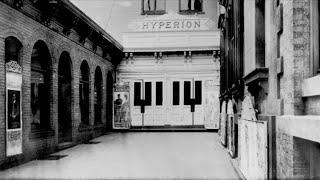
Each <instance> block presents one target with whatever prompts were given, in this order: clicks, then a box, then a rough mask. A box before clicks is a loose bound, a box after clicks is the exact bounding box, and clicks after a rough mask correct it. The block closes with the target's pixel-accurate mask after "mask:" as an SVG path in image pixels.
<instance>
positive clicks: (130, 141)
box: [0, 132, 238, 179]
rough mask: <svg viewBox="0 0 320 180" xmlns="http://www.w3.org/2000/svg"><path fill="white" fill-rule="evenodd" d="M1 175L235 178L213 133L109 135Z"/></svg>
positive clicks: (36, 176)
mask: <svg viewBox="0 0 320 180" xmlns="http://www.w3.org/2000/svg"><path fill="white" fill-rule="evenodd" d="M92 141H93V142H98V143H97V144H94V143H93V144H81V145H78V146H75V147H72V148H69V149H66V150H63V151H60V152H58V153H55V154H53V155H67V156H66V157H63V158H61V159H59V160H34V161H31V162H29V163H26V164H23V165H21V166H18V167H14V168H11V169H8V170H5V171H2V172H0V179H6V178H8V179H20V178H24V179H44V178H45V179H61V178H63V179H238V176H237V174H236V172H235V171H234V169H233V167H232V165H231V163H230V157H229V155H228V154H227V152H226V150H225V149H224V148H223V147H222V146H221V144H220V142H219V138H218V135H217V134H216V133H212V132H156V133H155V132H128V133H111V134H108V135H105V136H102V137H99V138H96V139H94V140H92Z"/></svg>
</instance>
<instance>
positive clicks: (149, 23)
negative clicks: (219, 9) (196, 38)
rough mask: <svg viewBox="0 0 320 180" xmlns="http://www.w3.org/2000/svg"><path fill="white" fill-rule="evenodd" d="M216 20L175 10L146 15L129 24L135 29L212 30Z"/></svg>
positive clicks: (130, 27) (144, 30)
mask: <svg viewBox="0 0 320 180" xmlns="http://www.w3.org/2000/svg"><path fill="white" fill-rule="evenodd" d="M213 27H214V22H213V21H212V20H210V19H209V18H204V17H199V16H197V15H194V16H182V15H180V14H177V13H175V12H173V11H169V12H168V13H167V14H164V15H162V16H157V17H146V18H144V19H142V20H135V21H133V22H131V23H130V24H129V27H128V28H129V29H131V30H133V31H141V32H146V31H198V30H210V29H212V28H213Z"/></svg>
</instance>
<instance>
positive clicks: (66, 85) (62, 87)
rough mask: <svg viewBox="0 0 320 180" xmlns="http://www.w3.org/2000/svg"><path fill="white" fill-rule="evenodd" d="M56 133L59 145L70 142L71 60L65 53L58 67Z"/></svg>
mask: <svg viewBox="0 0 320 180" xmlns="http://www.w3.org/2000/svg"><path fill="white" fill-rule="evenodd" d="M58 75H59V80H58V118H59V119H58V131H59V136H58V139H59V143H63V142H71V141H72V118H71V99H72V97H71V88H72V86H71V78H72V76H71V59H70V56H69V54H68V53H67V52H63V53H62V54H61V56H60V59H59V67H58Z"/></svg>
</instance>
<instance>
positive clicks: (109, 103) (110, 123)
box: [106, 71, 113, 129]
mask: <svg viewBox="0 0 320 180" xmlns="http://www.w3.org/2000/svg"><path fill="white" fill-rule="evenodd" d="M106 107H107V109H106V112H107V129H112V128H113V77H112V72H111V71H109V72H108V75H107V106H106Z"/></svg>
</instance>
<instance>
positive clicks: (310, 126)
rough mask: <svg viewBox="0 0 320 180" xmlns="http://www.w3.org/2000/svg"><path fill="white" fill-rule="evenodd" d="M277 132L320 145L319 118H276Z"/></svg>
mask: <svg viewBox="0 0 320 180" xmlns="http://www.w3.org/2000/svg"><path fill="white" fill-rule="evenodd" d="M276 127H277V131H279V132H281V133H286V134H289V135H291V136H295V137H299V138H303V139H307V140H310V141H314V142H318V143H320V133H319V127H320V116H311V115H306V116H289V115H285V116H278V117H277V120H276Z"/></svg>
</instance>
